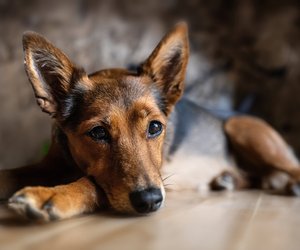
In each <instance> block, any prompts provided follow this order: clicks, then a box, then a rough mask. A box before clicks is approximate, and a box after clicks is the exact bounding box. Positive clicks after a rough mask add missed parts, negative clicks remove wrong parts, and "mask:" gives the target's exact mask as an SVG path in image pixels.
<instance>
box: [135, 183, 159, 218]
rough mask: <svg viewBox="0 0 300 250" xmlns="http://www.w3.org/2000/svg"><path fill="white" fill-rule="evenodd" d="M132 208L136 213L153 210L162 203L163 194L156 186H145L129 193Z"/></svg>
mask: <svg viewBox="0 0 300 250" xmlns="http://www.w3.org/2000/svg"><path fill="white" fill-rule="evenodd" d="M129 198H130V201H131V204H132V206H133V208H134V209H135V210H136V211H137V212H138V213H150V212H154V211H156V210H157V209H159V207H160V206H161V204H162V200H163V196H162V193H161V191H160V189H158V188H147V189H144V190H140V191H134V192H132V193H130V194H129Z"/></svg>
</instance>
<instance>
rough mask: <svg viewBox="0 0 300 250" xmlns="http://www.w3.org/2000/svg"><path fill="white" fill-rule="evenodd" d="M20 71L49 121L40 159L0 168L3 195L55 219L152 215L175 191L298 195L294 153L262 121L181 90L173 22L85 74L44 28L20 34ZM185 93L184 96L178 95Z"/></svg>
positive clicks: (185, 53)
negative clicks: (133, 63)
mask: <svg viewBox="0 0 300 250" xmlns="http://www.w3.org/2000/svg"><path fill="white" fill-rule="evenodd" d="M23 47H24V57H25V61H24V64H25V69H26V72H27V75H28V78H29V81H30V82H31V85H32V87H33V91H34V94H35V98H36V100H37V103H38V105H39V107H40V108H41V110H42V111H44V112H46V113H48V114H49V115H50V116H51V117H52V118H53V120H54V124H53V131H52V145H51V147H50V149H49V152H48V155H47V156H46V157H45V158H44V159H43V160H42V161H41V162H40V163H38V164H35V165H31V166H27V167H22V168H18V169H13V170H2V171H0V198H2V199H8V198H9V197H10V198H9V199H8V205H9V207H10V208H12V209H13V210H15V211H16V212H17V213H19V214H21V215H23V216H25V217H27V218H29V219H33V220H39V221H52V220H58V219H65V218H70V217H73V216H76V215H80V214H83V213H91V212H93V211H95V210H97V209H99V208H105V209H110V210H112V211H116V212H119V213H127V214H149V213H152V212H155V211H157V210H158V209H159V208H160V207H162V206H163V204H164V201H165V194H166V192H165V190H166V189H167V184H166V183H165V182H166V178H168V177H169V176H170V175H171V174H174V176H172V178H173V179H172V182H173V183H174V186H173V189H172V190H183V189H194V190H195V189H200V190H201V189H203V188H204V189H205V187H207V188H208V189H211V190H237V189H245V188H252V187H255V188H261V189H266V190H275V191H276V192H280V193H284V194H292V195H295V196H299V195H300V168H299V161H298V159H297V158H296V156H295V154H294V153H293V152H292V150H291V148H290V147H289V145H288V144H287V143H286V142H285V141H284V140H283V138H282V137H281V136H280V135H279V134H278V133H277V132H276V131H275V130H274V129H273V128H272V127H270V126H269V125H268V124H267V123H266V122H264V121H263V120H261V119H258V118H255V117H251V116H245V115H241V116H233V117H229V118H227V119H225V120H222V119H220V118H218V117H216V116H214V115H212V114H211V113H209V112H207V111H206V110H205V109H203V108H202V107H200V106H198V105H197V104H195V103H194V102H192V101H189V100H188V99H187V98H185V97H184V96H183V97H182V95H183V90H184V80H185V74H186V68H187V64H188V57H189V43H188V31H187V25H186V24H185V23H179V24H177V25H176V26H175V27H174V28H173V29H172V30H171V31H170V32H169V33H168V34H167V35H166V36H165V37H164V38H163V39H162V40H161V41H160V43H159V44H158V45H157V47H156V48H155V49H154V51H153V52H152V53H151V55H150V56H149V57H148V59H146V60H145V61H144V62H143V63H142V64H141V65H140V66H139V67H138V69H137V70H136V71H128V70H126V69H105V70H100V71H97V72H95V73H92V74H89V75H88V74H87V73H86V72H85V71H84V69H83V68H81V67H78V66H76V65H75V64H74V63H73V62H71V60H70V59H69V58H68V57H67V56H66V55H65V54H64V53H63V52H62V51H61V50H59V49H58V48H56V47H55V46H54V45H53V44H52V43H50V42H49V41H48V40H47V39H45V38H44V37H43V36H41V35H39V34H37V33H34V32H26V33H24V36H23ZM181 97H182V98H181Z"/></svg>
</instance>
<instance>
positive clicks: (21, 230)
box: [0, 191, 300, 250]
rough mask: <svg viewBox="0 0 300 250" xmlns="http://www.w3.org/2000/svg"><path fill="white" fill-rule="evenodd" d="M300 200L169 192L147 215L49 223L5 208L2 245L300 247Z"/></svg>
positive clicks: (243, 249)
mask: <svg viewBox="0 0 300 250" xmlns="http://www.w3.org/2000/svg"><path fill="white" fill-rule="evenodd" d="M299 211H300V199H297V198H292V197H280V196H274V195H270V194H265V193H262V192H257V191H247V192H234V193H215V194H208V195H205V194H202V195H200V194H194V193H187V192H185V193H169V195H168V197H167V202H166V204H165V207H164V208H163V209H162V210H160V211H159V212H158V213H156V214H153V215H150V216H146V217H120V216H112V215H108V214H96V215H87V216H83V217H80V218H75V219H70V220H66V221H62V222H56V223H50V224H45V225H34V224H33V225H28V224H26V223H22V222H20V220H18V219H17V218H16V217H15V216H14V215H13V214H11V213H10V212H9V211H8V210H7V209H6V208H5V207H4V206H2V207H1V208H0V225H1V226H0V249H1V250H2V249H10V250H14V249H31V250H34V249H43V250H47V249H122V250H125V249H130V250H134V249H139V250H140V249H143V250H147V249H163V250H166V249H205V250H208V249H220V250H226V249H229V250H234V249H239V250H246V249H249V250H250V249H255V250H259V249H264V250H267V249H272V250H277V249H278V250H279V249H284V250H293V249H299V244H300V237H299V235H300V233H299V228H300V216H299Z"/></svg>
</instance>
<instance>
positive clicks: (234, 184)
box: [209, 170, 250, 191]
mask: <svg viewBox="0 0 300 250" xmlns="http://www.w3.org/2000/svg"><path fill="white" fill-rule="evenodd" d="M249 186H250V183H249V181H248V179H247V177H246V176H243V175H242V174H241V173H238V172H237V171H233V170H225V171H223V172H222V173H220V174H219V175H217V176H216V177H214V178H213V179H212V180H211V182H210V183H209V187H210V189H211V190H213V191H223V190H229V191H231V190H238V189H244V188H248V187H249Z"/></svg>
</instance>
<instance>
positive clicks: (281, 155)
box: [224, 116, 300, 195]
mask: <svg viewBox="0 0 300 250" xmlns="http://www.w3.org/2000/svg"><path fill="white" fill-rule="evenodd" d="M224 129H225V133H226V134H227V136H228V139H229V142H230V144H231V146H232V149H233V152H234V154H235V156H236V157H237V158H239V159H242V160H243V162H247V165H248V166H247V167H248V169H247V171H250V172H251V174H254V175H257V176H258V177H259V175H261V177H264V176H266V175H269V174H270V173H271V172H272V171H274V170H279V171H282V172H284V173H287V174H288V175H289V176H290V178H291V180H290V183H289V185H287V188H288V190H287V191H288V192H290V193H291V194H294V195H300V168H299V161H298V159H297V158H296V157H295V155H294V154H293V152H292V151H291V149H290V147H289V146H288V145H287V143H286V142H285V141H284V140H283V138H282V137H281V136H280V135H279V134H278V133H277V132H276V131H275V130H274V129H273V128H272V127H270V126H269V125H268V124H267V123H266V122H264V121H262V120H261V119H258V118H254V117H249V116H239V117H233V118H230V119H229V120H228V121H227V122H226V123H225V126H224ZM249 167H250V168H249Z"/></svg>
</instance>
